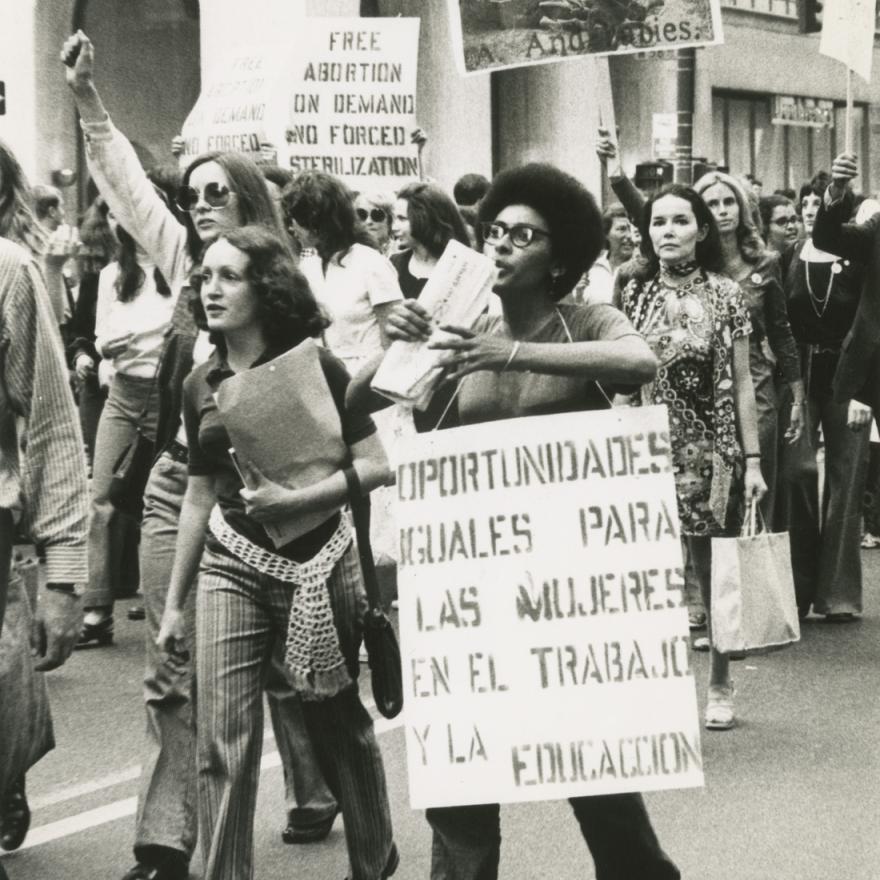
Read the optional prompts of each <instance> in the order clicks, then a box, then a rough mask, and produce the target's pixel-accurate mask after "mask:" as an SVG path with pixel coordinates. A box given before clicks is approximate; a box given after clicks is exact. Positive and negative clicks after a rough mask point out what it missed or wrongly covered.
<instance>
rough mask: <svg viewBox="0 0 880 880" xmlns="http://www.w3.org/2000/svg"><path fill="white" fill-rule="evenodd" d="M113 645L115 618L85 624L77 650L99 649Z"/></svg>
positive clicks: (76, 646)
mask: <svg viewBox="0 0 880 880" xmlns="http://www.w3.org/2000/svg"><path fill="white" fill-rule="evenodd" d="M112 644H113V617H112V616H111V617H105V618H104V619H103V620H99V621H98V622H97V623H84V624H83V628H82V631H81V632H80V635H79V641H78V642H77V643H76V645H74V647H75V648H98V647H103V646H105V645H112Z"/></svg>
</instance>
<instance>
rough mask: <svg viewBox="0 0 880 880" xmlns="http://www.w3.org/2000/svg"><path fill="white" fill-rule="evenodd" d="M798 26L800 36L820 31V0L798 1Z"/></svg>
mask: <svg viewBox="0 0 880 880" xmlns="http://www.w3.org/2000/svg"><path fill="white" fill-rule="evenodd" d="M798 24H799V25H800V32H801V33H802V34H815V33H817V32H818V31H821V30H822V3H821V2H820V0H798Z"/></svg>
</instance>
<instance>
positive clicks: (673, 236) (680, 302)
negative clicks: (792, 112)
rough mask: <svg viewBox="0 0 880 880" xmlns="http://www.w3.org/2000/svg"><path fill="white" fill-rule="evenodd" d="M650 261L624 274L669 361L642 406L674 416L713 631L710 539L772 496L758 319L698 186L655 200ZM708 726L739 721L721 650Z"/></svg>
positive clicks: (677, 187) (681, 504) (679, 475)
mask: <svg viewBox="0 0 880 880" xmlns="http://www.w3.org/2000/svg"><path fill="white" fill-rule="evenodd" d="M642 256H643V259H642V260H640V261H639V262H638V263H634V264H632V266H631V267H627V268H626V269H625V270H624V271H623V272H621V275H620V278H619V280H618V301H619V303H620V306H621V308H622V309H623V312H624V314H626V315H627V317H628V318H629V319H630V320H631V321H632V322H633V325H634V326H635V328H636V329H637V330H638V331H639V332H641V333H642V334H643V335H644V337H645V339H646V340H647V341H648V344H649V345H650V346H651V348H652V350H653V351H654V353H655V354H656V355H657V357H658V358H659V359H660V370H659V371H658V373H657V378H656V379H655V380H654V381H652V382H649V383H647V384H646V385H644V386H643V387H642V389H641V391H640V393H639V394H638V395H637V397H636V398H635V401H634V402H636V403H640V404H661V405H663V406H666V407H668V409H669V410H670V436H671V441H672V442H671V445H672V462H673V471H674V473H675V479H676V490H677V496H678V513H679V520H680V522H681V530H682V534H683V536H684V538H683V543H684V545H685V550H686V553H687V556H688V557H689V558H690V560H691V563H692V565H693V568H694V573H695V575H696V577H697V580H698V582H699V586H700V591H701V593H702V597H703V603H704V605H705V608H706V610H707V612H708V613H709V617H710V622H709V631H710V633H711V613H712V609H711V606H710V601H709V598H710V586H711V583H710V582H711V568H712V565H711V539H712V537H713V536H719V535H732V534H736V533H737V526H738V523H739V519H740V516H741V513H742V502H743V496H745V498H746V499H748V500H749V501H752V500H754V501H759V500H760V499H761V497H762V496H763V495H764V493H765V492H766V485H765V483H764V478H763V476H762V474H761V451H760V446H759V442H758V426H757V414H756V409H755V392H754V389H753V387H752V377H751V372H750V369H749V332H750V330H751V324H750V320H749V312H748V308H747V306H746V304H745V301H744V299H743V296H742V293H741V292H740V290H739V287H738V286H737V284H736V282H734V281H732V280H731V279H730V278H727V277H725V275H723V274H721V270H722V269H723V267H724V255H723V252H722V249H721V239H720V236H719V233H718V226H717V224H716V222H715V218H714V217H713V215H712V212H711V211H710V209H709V207H708V206H707V205H706V202H705V201H704V200H703V198H702V197H701V196H700V195H699V194H698V193H697V192H695V191H694V190H693V189H692V188H691V187H687V186H683V185H681V184H669V185H667V186H664V187H663V188H662V189H660V190H659V192H658V193H656V194H655V195H654V196H653V197H652V198H651V199H649V200H648V202H647V204H646V205H645V209H644V212H643V215H642ZM743 466H744V471H745V472H744V473H743ZM705 724H706V727H707V728H708V729H709V730H728V729H730V728H732V727H733V726H734V713H733V683H732V682H731V681H730V676H729V660H728V658H727V657H726V656H724V655H722V654H719V653H718V652H717V651H716V650H714V648H713V649H712V651H711V658H710V667H709V694H708V700H707V705H706V713H705Z"/></svg>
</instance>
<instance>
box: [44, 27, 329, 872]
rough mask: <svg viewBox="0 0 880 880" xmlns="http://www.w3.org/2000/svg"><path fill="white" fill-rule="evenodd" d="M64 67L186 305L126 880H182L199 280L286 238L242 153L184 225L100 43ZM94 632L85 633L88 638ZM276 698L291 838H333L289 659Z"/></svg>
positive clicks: (120, 195)
mask: <svg viewBox="0 0 880 880" xmlns="http://www.w3.org/2000/svg"><path fill="white" fill-rule="evenodd" d="M61 58H62V60H63V61H64V62H65V63H66V64H67V74H66V76H67V82H68V85H69V86H70V89H71V92H72V93H73V96H74V99H75V101H76V104H77V109H78V110H79V114H80V118H81V120H82V128H83V132H84V134H85V139H86V156H87V159H88V163H89V170H90V172H91V174H92V177H93V179H94V180H95V183H96V184H97V186H98V189H99V191H100V192H101V194H102V196H103V197H104V198H105V199H106V200H107V203H108V204H109V205H110V207H111V209H112V211H113V213H114V214H115V216H116V218H117V219H118V220H119V222H120V223H121V224H122V225H123V226H124V227H125V228H126V229H128V230H130V231H131V234H132V236H133V237H134V238H135V240H136V241H137V242H138V244H139V245H140V246H141V247H142V248H143V250H144V251H145V253H146V254H147V255H148V256H149V257H150V258H151V259H152V260H153V262H154V263H155V264H156V266H157V267H158V268H159V269H160V271H161V272H162V274H163V275H164V277H165V278H166V279H167V281H168V285H169V287H170V288H171V291H172V297H173V299H174V300H175V308H174V314H173V316H172V319H171V328H170V331H169V333H168V335H167V336H166V339H165V344H164V347H163V350H162V354H161V364H160V369H159V375H158V388H159V398H158V404H159V415H158V423H157V428H156V447H155V449H156V460H155V462H154V464H153V468H152V471H151V473H150V477H149V480H148V482H147V487H146V491H145V494H144V517H143V524H142V530H141V590H142V592H143V594H144V605H145V609H146V616H147V618H146V619H147V635H146V649H147V661H146V663H147V674H146V678H145V681H144V701H145V705H146V709H147V713H148V718H149V723H148V725H147V730H148V736H149V742H148V751H147V754H145V755H144V756H143V768H144V771H143V775H142V785H141V796H140V799H139V803H138V814H137V815H138V818H137V825H136V830H135V847H134V852H135V857H136V859H137V864H136V865H135V866H134V867H133V868H132V869H131V870H130V871H128V872H127V873H126V874H125V880H144V878H152V880H178V878H181V880H182V878H185V877H186V876H187V873H188V865H189V861H190V857H191V855H192V852H193V850H194V848H195V843H196V836H197V817H196V810H195V804H196V789H197V778H196V755H195V751H196V749H195V733H196V731H195V718H194V712H193V708H192V702H191V689H192V667H191V666H190V664H189V663H188V662H187V660H186V659H185V658H182V657H180V656H176V657H169V656H167V655H165V654H164V653H163V652H161V651H160V650H159V649H158V647H157V645H156V638H157V636H158V633H159V624H160V620H161V616H162V611H163V609H164V606H165V597H166V593H167V590H168V584H169V581H170V577H171V569H172V564H173V562H174V548H175V541H176V537H177V530H178V523H179V520H180V510H181V504H182V501H183V496H184V492H185V490H186V478H187V468H186V462H187V447H186V442H187V438H186V432H185V430H184V429H183V426H182V422H181V407H182V390H183V381H184V379H185V378H186V376H187V375H188V374H189V372H190V370H191V369H192V367H193V363H194V362H195V363H200V362H202V361H204V360H206V359H207V357H208V355H209V354H210V352H211V349H212V345H211V344H210V343H209V341H208V337H207V334H206V333H203V334H200V333H199V331H198V328H197V327H196V325H195V323H194V321H193V318H192V314H191V312H190V307H189V299H190V292H189V291H188V279H189V275H190V272H191V271H192V268H193V266H195V265H197V264H198V262H199V260H200V259H201V255H202V251H203V250H204V248H205V246H206V245H208V244H209V243H210V242H212V241H214V240H215V239H216V238H217V237H218V236H219V235H220V234H221V233H222V232H224V231H227V230H231V229H235V228H237V227H239V226H241V225H243V224H245V223H262V224H263V225H265V226H268V227H270V228H274V229H276V230H277V231H278V232H279V234H281V235H283V234H284V231H283V229H282V226H281V223H280V221H279V219H278V213H277V212H276V210H275V206H274V205H273V203H272V200H271V198H270V195H269V191H268V189H267V188H266V185H265V182H264V180H263V176H262V175H261V174H260V171H259V169H258V168H257V167H256V166H255V165H254V164H253V163H252V162H251V161H250V160H248V159H247V158H245V157H243V156H239V155H237V154H234V153H212V154H206V155H204V156H200V157H199V158H198V159H196V160H195V161H194V162H193V163H192V164H191V165H190V166H189V167H188V168H187V169H186V171H185V172H184V176H183V184H184V186H183V187H182V188H181V190H180V192H179V194H178V199H177V200H178V203H179V207H180V208H181V209H182V210H183V211H184V212H185V213H184V215H183V222H182V223H181V222H180V221H179V220H178V218H177V216H175V214H174V213H173V212H172V211H170V210H169V208H168V206H167V205H166V204H164V203H163V202H162V200H161V199H160V198H159V196H158V195H157V194H156V192H155V190H154V189H153V187H152V184H150V182H149V181H148V180H147V178H146V175H145V174H144V171H143V168H141V165H140V163H139V161H138V159H137V156H136V154H135V152H134V150H133V149H132V147H131V144H130V143H129V142H128V141H127V140H126V139H125V137H124V136H123V135H122V134H121V133H120V132H119V131H118V130H117V129H116V127H115V126H114V125H113V124H112V122H111V121H110V118H109V116H108V114H107V111H106V110H105V108H104V104H103V102H102V101H101V98H100V96H99V94H98V91H97V89H96V88H95V83H94V48H93V46H92V43H91V41H90V40H89V39H88V37H86V35H85V34H83V33H82V32H81V31H80V32H78V33H77V34H75V35H74V36H73V37H71V38H70V39H69V40H67V41H66V42H65V44H64V47H63V49H62V52H61ZM181 291H184V292H183V294H182V295H181ZM193 599H194V594H193ZM187 624H188V627H189V632H190V633H193V631H194V629H195V603H194V601H192V602H190V604H189V606H188V608H187ZM92 633H94V630H90V629H89V628H88V626H86V629H85V631H84V635H85V636H89V635H91V634H92ZM266 690H267V695H268V697H269V707H270V710H271V713H272V721H273V726H274V728H275V738H276V741H277V742H278V746H279V752H280V754H281V756H282V762H283V765H284V771H285V772H284V776H285V785H286V801H287V807H288V822H289V824H288V827H287V829H286V830H285V833H284V839H285V840H286V841H289V842H294V843H299V842H307V841H309V840H316V839H320V837H322V836H326V834H327V833H328V832H329V830H330V826H331V825H332V823H333V819H334V817H335V815H336V812H337V805H336V802H335V800H334V798H333V796H332V795H331V794H330V792H329V790H328V789H327V787H326V785H325V784H324V782H323V778H322V776H321V773H320V771H319V770H318V768H317V763H316V759H315V756H314V752H313V750H312V746H311V743H310V741H309V739H308V737H307V736H306V735H305V731H304V726H303V720H302V708H301V706H300V703H299V699H298V698H297V697H296V695H295V694H294V693H293V691H292V689H291V688H290V685H289V683H288V682H287V679H286V678H285V676H284V673H283V672H282V668H281V662H280V659H279V660H278V662H277V663H276V664H274V665H273V666H272V669H271V671H270V675H269V678H268V680H267V683H266ZM228 806H229V807H230V808H231V805H228ZM207 836H208V837H209V838H210V834H208V835H207ZM225 847H226V848H223V847H221V848H220V849H218V850H217V851H216V852H212V853H210V854H209V853H208V852H206V867H205V877H206V878H221V877H227V876H235V877H238V876H241V874H240V871H241V864H242V860H243V859H245V858H246V856H247V854H246V853H244V852H243V851H242V849H241V848H240V847H237V846H236V841H234V840H233V839H231V838H230V839H229V840H228V841H227V842H226V844H225ZM237 872H239V873H237Z"/></svg>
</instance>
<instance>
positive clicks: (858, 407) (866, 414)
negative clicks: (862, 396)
mask: <svg viewBox="0 0 880 880" xmlns="http://www.w3.org/2000/svg"><path fill="white" fill-rule="evenodd" d="M872 415H873V411H872V410H871V407H870V406H865V404H864V403H859V401H857V400H851V401H850V402H849V410H848V411H847V414H846V424H847V425H848V426H849V429H850V430H851V431H861V430H862V428H864V427H865V426H866V425H869V424H871V416H872Z"/></svg>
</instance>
